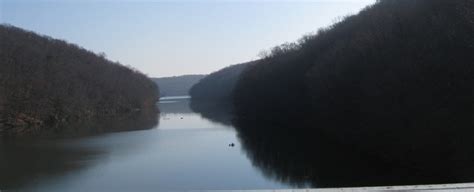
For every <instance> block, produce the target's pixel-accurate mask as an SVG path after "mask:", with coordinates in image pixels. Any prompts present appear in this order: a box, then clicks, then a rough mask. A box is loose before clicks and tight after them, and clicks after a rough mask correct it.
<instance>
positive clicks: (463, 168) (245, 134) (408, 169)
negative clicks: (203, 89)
mask: <svg viewBox="0 0 474 192" xmlns="http://www.w3.org/2000/svg"><path fill="white" fill-rule="evenodd" d="M235 124H236V129H237V130H238V137H239V139H240V141H241V144H242V146H243V149H244V150H245V151H246V153H247V155H248V157H249V158H250V159H251V161H252V162H253V164H254V165H255V166H256V167H258V168H259V169H260V170H261V171H262V172H263V173H264V175H265V176H267V177H269V178H272V179H275V180H277V181H279V182H283V183H288V184H290V185H293V186H295V187H304V186H307V185H309V186H311V187H354V186H376V185H405V184H433V183H453V182H472V181H473V180H474V166H473V165H474V163H473V162H472V161H467V160H466V161H460V159H466V158H465V157H459V158H457V157H453V156H439V158H438V159H432V158H431V157H430V156H427V157H426V158H423V157H416V158H418V159H412V157H406V159H405V160H404V161H398V162H390V161H383V160H382V159H380V158H377V155H380V153H381V154H383V152H379V151H374V152H373V153H379V154H377V155H374V154H370V153H367V152H360V151H358V150H357V149H355V148H352V147H351V146H347V145H341V144H338V142H335V141H331V140H329V139H327V138H328V137H324V136H323V135H322V133H314V131H313V132H312V134H308V132H307V131H305V126H304V125H298V124H297V123H295V124H293V125H291V126H284V125H283V126H279V125H277V124H272V123H271V122H270V123H268V122H267V123H266V124H263V123H257V122H245V121H243V120H241V119H240V120H238V121H236V122H235ZM422 161H425V162H426V165H424V166H418V164H415V165H416V166H411V165H410V163H411V162H422Z"/></svg>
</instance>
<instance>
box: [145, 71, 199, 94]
mask: <svg viewBox="0 0 474 192" xmlns="http://www.w3.org/2000/svg"><path fill="white" fill-rule="evenodd" d="M204 77H205V75H181V76H173V77H160V78H152V79H153V81H154V82H155V83H156V84H157V85H158V87H159V88H160V97H167V96H183V95H189V90H190V89H191V87H192V86H193V85H194V84H196V83H197V82H199V81H200V80H201V79H202V78H204Z"/></svg>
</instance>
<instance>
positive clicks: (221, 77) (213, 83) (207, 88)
mask: <svg viewBox="0 0 474 192" xmlns="http://www.w3.org/2000/svg"><path fill="white" fill-rule="evenodd" d="M252 63H255V62H247V63H241V64H236V65H231V66H229V67H226V68H224V69H221V70H219V71H216V72H213V73H211V74H209V75H207V76H206V77H204V78H203V79H201V80H200V81H199V82H198V83H196V84H195V85H193V86H192V87H191V89H190V91H189V95H191V98H192V99H193V100H209V101H211V100H213V101H229V100H230V99H231V98H232V95H233V90H234V87H235V84H236V83H237V80H238V78H239V77H240V74H241V73H242V71H243V70H244V69H245V68H246V67H247V66H249V65H252Z"/></svg>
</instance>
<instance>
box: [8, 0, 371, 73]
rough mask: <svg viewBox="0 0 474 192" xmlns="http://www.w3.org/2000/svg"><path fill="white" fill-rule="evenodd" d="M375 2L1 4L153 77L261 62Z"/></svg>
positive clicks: (87, 0) (90, 0)
mask: <svg viewBox="0 0 474 192" xmlns="http://www.w3.org/2000/svg"><path fill="white" fill-rule="evenodd" d="M373 3H375V0H312V1H310V0H306V1H289V0H286V1H272V0H260V1H257V0H246V1H243V0H226V1H217V0H214V1H211V0H176V1H170V0H168V1H157V0H155V1H153V0H148V1H144V0H118V1H113V0H0V23H2V24H10V25H13V26H16V27H20V28H23V29H26V30H30V31H34V32H36V33H39V34H42V35H47V36H51V37H53V38H56V39H63V40H66V41H67V42H69V43H74V44H77V45H79V46H81V47H83V48H85V49H88V50H91V51H93V52H96V53H100V52H103V53H105V54H106V55H107V58H108V59H110V60H112V61H118V62H120V63H122V64H124V65H128V66H132V67H133V68H135V69H138V70H140V71H142V72H143V73H145V74H147V75H149V76H151V77H165V76H176V75H183V74H208V73H210V72H213V71H216V70H218V69H221V68H223V67H226V66H229V65H232V64H238V63H243V62H247V61H251V60H254V59H258V54H259V53H260V52H261V51H263V50H269V49H270V48H272V47H274V46H276V45H280V44H282V43H285V42H293V41H296V40H298V39H299V38H300V37H302V36H303V35H305V34H309V33H314V32H316V31H317V30H318V29H320V28H322V27H327V26H329V25H331V24H333V23H334V22H335V21H337V20H338V19H340V18H341V17H343V16H347V15H351V14H355V13H357V12H358V11H360V10H361V9H362V8H364V7H366V6H367V5H370V4H373Z"/></svg>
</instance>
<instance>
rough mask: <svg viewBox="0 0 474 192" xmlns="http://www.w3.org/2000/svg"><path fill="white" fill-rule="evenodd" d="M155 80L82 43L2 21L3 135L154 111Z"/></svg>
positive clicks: (0, 130)
mask: <svg viewBox="0 0 474 192" xmlns="http://www.w3.org/2000/svg"><path fill="white" fill-rule="evenodd" d="M158 97H159V93H158V88H157V86H156V85H155V83H154V82H153V81H151V80H150V79H148V77H146V76H145V75H143V74H142V73H140V72H139V71H137V70H134V69H131V68H128V67H125V66H123V65H121V64H119V63H116V62H112V61H109V60H107V59H106V58H105V57H104V56H101V55H97V54H95V53H92V52H90V51H88V50H85V49H84V48H81V47H79V46H77V45H74V44H70V43H67V42H65V41H62V40H57V39H53V38H51V37H47V36H41V35H38V34H35V33H33V32H29V31H25V30H22V29H20V28H16V27H13V26H8V25H0V135H3V134H10V133H12V134H13V133H15V134H17V133H27V132H33V131H38V130H40V128H45V127H52V126H56V125H59V124H62V123H65V122H72V121H84V120H87V119H92V118H97V117H103V116H114V115H119V114H124V113H129V112H133V111H143V110H148V109H154V107H155V102H156V101H157V99H158Z"/></svg>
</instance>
